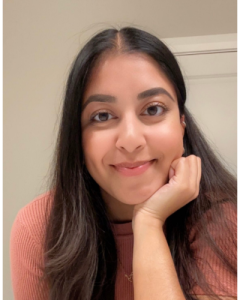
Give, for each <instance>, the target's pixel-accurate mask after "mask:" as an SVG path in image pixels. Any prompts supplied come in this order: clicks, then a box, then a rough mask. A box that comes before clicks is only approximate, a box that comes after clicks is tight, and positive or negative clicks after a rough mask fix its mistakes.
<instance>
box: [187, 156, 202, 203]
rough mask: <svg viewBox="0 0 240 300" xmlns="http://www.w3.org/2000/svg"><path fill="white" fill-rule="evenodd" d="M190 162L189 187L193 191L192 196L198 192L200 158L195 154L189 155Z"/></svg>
mask: <svg viewBox="0 0 240 300" xmlns="http://www.w3.org/2000/svg"><path fill="white" fill-rule="evenodd" d="M187 161H188V163H189V189H190V190H191V191H192V197H193V198H195V196H196V195H197V194H198V186H199V184H198V158H197V156H195V155H190V156H188V157H187Z"/></svg>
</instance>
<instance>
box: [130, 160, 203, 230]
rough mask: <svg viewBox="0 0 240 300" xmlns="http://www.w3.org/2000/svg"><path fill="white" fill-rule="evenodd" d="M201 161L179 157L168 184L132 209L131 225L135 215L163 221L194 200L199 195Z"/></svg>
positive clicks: (172, 165) (171, 170)
mask: <svg viewBox="0 0 240 300" xmlns="http://www.w3.org/2000/svg"><path fill="white" fill-rule="evenodd" d="M200 179H201V159H200V158H199V157H197V156H195V155H190V156H188V157H181V158H179V159H176V160H174V161H173V162H172V164H171V167H170V170H169V182H168V183H167V184H165V185H164V186H162V187H161V188H160V189H159V190H157V192H156V193H155V194H154V195H152V196H151V197H150V198H149V199H147V200H146V201H144V202H143V203H140V204H137V205H135V207H134V212H133V223H134V219H135V218H136V216H137V215H143V216H145V217H147V218H150V219H151V218H153V219H157V220H160V223H161V224H162V225H163V224H164V222H165V220H166V219H167V218H168V217H169V216H170V215H172V214H173V213H174V212H175V211H177V210H179V209H180V208H181V207H183V206H185V205H186V204H187V203H189V202H190V201H192V200H193V199H195V198H196V197H197V196H198V194H199V184H200Z"/></svg>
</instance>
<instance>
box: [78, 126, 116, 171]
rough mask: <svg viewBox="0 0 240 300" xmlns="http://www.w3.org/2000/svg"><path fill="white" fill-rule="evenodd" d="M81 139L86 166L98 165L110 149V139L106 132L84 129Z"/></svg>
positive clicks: (93, 166)
mask: <svg viewBox="0 0 240 300" xmlns="http://www.w3.org/2000/svg"><path fill="white" fill-rule="evenodd" d="M82 141H83V151H84V156H85V162H86V165H87V167H88V166H89V168H95V167H98V166H99V164H101V163H102V161H103V158H104V157H105V155H106V154H107V152H108V151H109V149H110V139H109V138H108V137H107V134H106V133H105V134H104V133H103V132H97V131H96V132H90V131H89V132H88V131H86V132H84V133H83V135H82Z"/></svg>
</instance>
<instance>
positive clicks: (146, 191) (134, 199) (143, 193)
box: [116, 185, 161, 205]
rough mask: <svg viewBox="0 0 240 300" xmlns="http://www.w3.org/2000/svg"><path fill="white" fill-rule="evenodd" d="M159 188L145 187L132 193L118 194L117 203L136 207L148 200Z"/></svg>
mask: <svg viewBox="0 0 240 300" xmlns="http://www.w3.org/2000/svg"><path fill="white" fill-rule="evenodd" d="M160 187H161V186H159V185H158V187H154V186H151V187H145V188H142V189H141V190H138V191H132V192H129V191H128V192H127V193H126V194H125V193H124V192H122V191H121V192H119V193H118V197H116V198H117V199H118V201H120V202H122V203H125V204H128V205H136V204H140V203H143V202H145V201H146V200H148V199H149V198H150V197H151V196H152V195H153V194H154V193H155V192H156V191H157V190H158V189H160Z"/></svg>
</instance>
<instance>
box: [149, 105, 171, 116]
mask: <svg viewBox="0 0 240 300" xmlns="http://www.w3.org/2000/svg"><path fill="white" fill-rule="evenodd" d="M166 110H167V108H166V107H164V106H163V105H159V104H150V105H149V106H148V107H147V109H146V110H145V111H148V113H149V115H150V116H159V115H161V114H163V113H164V112H165V111H166Z"/></svg>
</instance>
